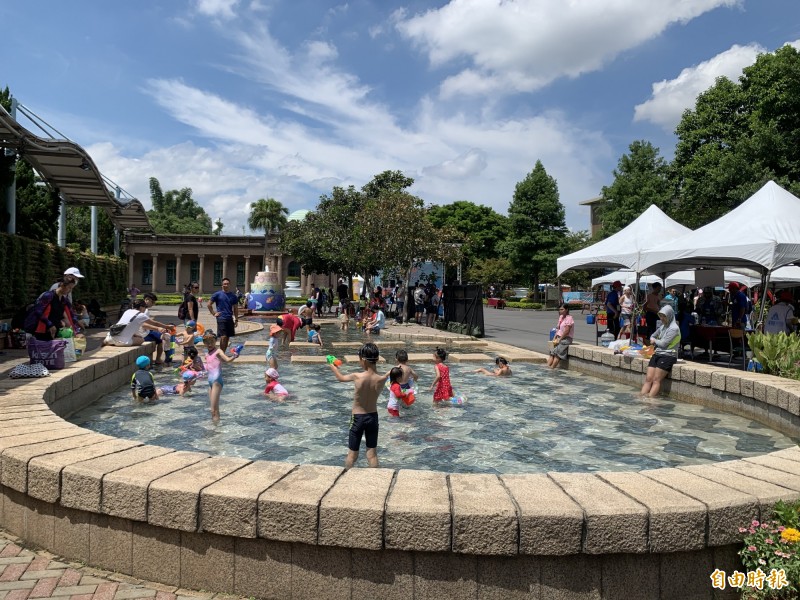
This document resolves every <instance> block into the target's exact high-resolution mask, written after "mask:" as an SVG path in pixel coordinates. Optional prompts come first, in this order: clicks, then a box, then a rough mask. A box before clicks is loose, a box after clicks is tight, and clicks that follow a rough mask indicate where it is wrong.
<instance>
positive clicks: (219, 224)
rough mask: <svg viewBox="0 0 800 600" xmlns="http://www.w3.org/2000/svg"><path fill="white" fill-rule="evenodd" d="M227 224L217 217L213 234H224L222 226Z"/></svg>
mask: <svg viewBox="0 0 800 600" xmlns="http://www.w3.org/2000/svg"><path fill="white" fill-rule="evenodd" d="M223 227H225V225H224V224H223V223H222V219H217V220H216V221H215V222H214V231H212V232H211V234H212V235H222V228H223Z"/></svg>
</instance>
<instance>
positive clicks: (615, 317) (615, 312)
mask: <svg viewBox="0 0 800 600" xmlns="http://www.w3.org/2000/svg"><path fill="white" fill-rule="evenodd" d="M621 289H622V282H621V281H615V282H614V283H612V284H611V291H610V292H609V294H608V296H606V319H607V321H606V322H607V323H608V325H607V327H608V330H609V331H610V332H611V333H612V334H614V339H617V338H618V337H619V330H620V325H619V315H620V306H619V291H620V290H621Z"/></svg>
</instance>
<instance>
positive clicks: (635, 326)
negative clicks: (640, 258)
mask: <svg viewBox="0 0 800 600" xmlns="http://www.w3.org/2000/svg"><path fill="white" fill-rule="evenodd" d="M640 276H641V273H640V272H639V271H636V283H635V284H634V285H635V286H636V287H634V288H633V290H634V292H633V315H632V318H633V323H631V337H630V342H631V344H635V343H637V342H638V341H639V318H640V317H641V315H640V314H639V277H640Z"/></svg>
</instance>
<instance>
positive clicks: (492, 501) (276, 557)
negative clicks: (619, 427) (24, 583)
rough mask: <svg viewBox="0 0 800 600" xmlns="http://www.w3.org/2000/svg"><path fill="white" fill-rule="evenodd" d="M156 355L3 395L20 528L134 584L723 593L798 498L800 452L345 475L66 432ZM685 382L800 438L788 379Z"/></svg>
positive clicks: (398, 594) (596, 594)
mask: <svg viewBox="0 0 800 600" xmlns="http://www.w3.org/2000/svg"><path fill="white" fill-rule="evenodd" d="M142 352H143V350H142V349H141V348H139V349H134V348H131V349H123V348H104V349H102V350H101V351H99V352H98V353H97V354H96V355H94V357H93V358H92V359H87V360H85V361H81V362H78V363H76V364H73V365H70V367H69V368H67V369H65V370H63V371H60V372H57V373H56V374H54V376H53V377H51V378H47V379H44V380H27V381H3V382H0V423H2V427H0V524H1V525H2V526H3V527H4V528H6V529H8V530H9V531H11V532H12V533H14V534H16V535H18V536H20V537H22V538H24V539H25V540H27V541H28V542H30V543H31V544H35V545H38V546H41V547H44V548H47V549H49V550H51V551H53V552H55V553H58V554H60V555H63V556H65V557H68V558H70V559H76V560H83V561H86V562H87V563H89V564H94V565H97V566H98V567H102V568H105V569H111V570H114V571H118V572H121V573H125V574H129V575H132V576H133V577H138V578H142V579H147V580H153V581H159V582H163V583H168V584H171V585H177V586H181V587H188V588H195V589H206V590H215V591H218V592H229V593H236V594H240V595H247V596H249V595H252V596H255V597H264V598H288V597H292V598H305V597H315V598H338V597H342V598H345V597H346V598H351V597H378V596H380V597H384V596H385V597H387V598H422V597H429V596H430V597H433V596H436V597H453V598H464V597H481V598H484V597H485V598H617V597H620V598H622V597H625V598H650V597H652V598H672V597H675V598H685V597H711V596H712V593H711V592H712V590H711V587H710V579H709V575H710V574H711V572H712V571H713V570H714V568H722V569H724V568H728V569H729V570H731V571H732V569H733V568H734V566H735V565H736V564H737V563H736V560H737V559H736V551H737V550H738V547H739V544H740V534H739V533H738V527H739V526H740V525H743V524H745V523H747V522H749V521H750V520H751V519H753V518H759V519H760V518H762V517H765V516H767V515H768V513H769V511H770V510H771V507H772V505H773V504H774V503H775V502H776V501H777V500H778V499H785V500H790V499H794V498H797V497H798V496H800V450H798V449H797V448H792V449H788V450H782V451H779V452H774V453H772V454H769V455H766V456H758V457H753V458H748V459H744V460H739V461H730V462H725V463H719V464H712V465H702V466H693V467H681V468H673V469H658V470H651V471H642V472H638V473H627V472H622V473H618V472H615V473H547V474H530V475H528V474H525V475H522V474H505V475H501V476H495V475H471V474H460V473H437V472H430V471H414V470H405V469H401V470H397V471H394V470H391V469H351V470H349V471H346V470H344V469H343V468H339V467H328V466H318V465H296V464H289V463H281V462H266V461H255V462H254V461H248V460H242V459H233V458H226V457H213V456H209V455H206V454H203V453H197V452H182V451H174V450H171V449H168V448H159V447H155V446H148V445H144V444H141V443H139V442H135V441H130V440H117V439H114V438H111V437H109V436H105V435H101V434H97V433H93V432H88V431H86V430H83V429H81V428H80V427H77V426H75V425H72V424H69V423H67V422H65V421H63V420H62V419H61V416H65V415H68V414H71V413H72V412H73V411H74V410H77V409H78V408H80V407H82V406H84V405H85V404H87V403H89V402H92V401H94V400H95V399H96V398H97V397H98V396H99V395H100V394H102V393H104V392H105V391H106V390H107V389H114V388H116V387H119V386H120V385H123V384H124V383H125V382H127V381H128V380H129V377H130V373H131V365H132V364H133V362H134V361H135V359H136V357H137V356H139V354H141V353H142ZM571 353H572V354H571V358H570V360H569V361H568V364H569V368H572V369H579V370H582V371H584V372H589V373H593V374H597V375H600V376H602V377H606V378H609V379H614V380H616V381H623V382H628V383H632V384H635V385H639V384H640V383H641V378H642V376H643V375H642V372H643V369H644V361H641V360H639V359H633V360H630V359H622V358H621V357H619V356H614V355H613V354H611V353H609V352H607V351H603V350H600V349H597V348H588V347H587V348H583V347H580V346H574V347H573V348H571ZM669 386H670V393H671V394H672V395H675V396H678V397H681V398H683V397H684V396H685V397H686V399H688V400H691V401H693V402H701V403H704V404H710V405H716V406H719V407H721V408H723V409H726V410H731V411H733V412H739V413H740V414H744V415H747V416H751V418H758V419H759V420H764V422H767V423H769V424H770V425H773V424H777V425H780V427H776V428H780V429H783V430H785V431H787V432H794V434H795V435H796V433H797V431H798V427H797V419H798V415H797V409H798V407H800V396H798V395H796V394H797V393H800V390H798V389H797V386H792V385H786V383H785V382H783V381H782V380H779V379H777V378H773V377H769V376H765V375H753V374H745V373H739V372H736V371H729V370H725V369H723V370H718V369H715V368H713V367H712V368H710V369H709V368H708V367H701V366H696V365H683V364H682V365H680V366H679V368H677V369H676V370H675V371H674V372H673V378H672V380H671V382H670V384H669ZM796 390H797V391H796ZM793 411H794V412H793ZM773 426H775V425H773Z"/></svg>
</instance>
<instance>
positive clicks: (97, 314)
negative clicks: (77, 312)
mask: <svg viewBox="0 0 800 600" xmlns="http://www.w3.org/2000/svg"><path fill="white" fill-rule="evenodd" d="M86 310H88V311H89V314H90V315H91V323H92V327H100V328H104V327H107V326H108V324H107V320H108V315H107V314H106V313H105V311H104V310H103V309H102V307H101V306H100V303H99V302H98V301H97V298H94V299H92V300H89V304H87V305H86Z"/></svg>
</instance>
